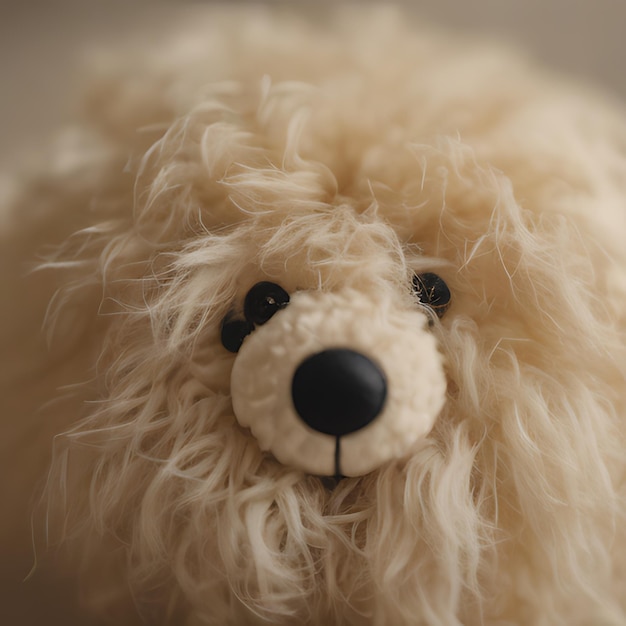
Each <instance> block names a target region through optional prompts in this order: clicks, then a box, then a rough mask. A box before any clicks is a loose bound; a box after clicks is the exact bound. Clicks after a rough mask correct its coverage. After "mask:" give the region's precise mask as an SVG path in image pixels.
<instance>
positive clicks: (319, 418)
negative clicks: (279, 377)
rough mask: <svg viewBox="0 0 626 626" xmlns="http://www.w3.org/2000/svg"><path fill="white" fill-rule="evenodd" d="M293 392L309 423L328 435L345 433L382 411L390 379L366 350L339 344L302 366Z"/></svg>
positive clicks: (305, 420) (314, 356)
mask: <svg viewBox="0 0 626 626" xmlns="http://www.w3.org/2000/svg"><path fill="white" fill-rule="evenodd" d="M291 396H292V398H293V405H294V407H295V409H296V412H297V413H298V415H299V416H300V417H301V418H302V420H303V421H304V423H305V424H307V425H308V426H310V427H311V428H312V429H313V430H316V431H318V432H320V433H324V434H325V435H332V436H333V437H343V436H344V435H348V434H350V433H353V432H356V431H357V430H360V429H361V428H364V427H365V426H367V425H368V424H369V423H370V422H372V421H373V420H375V419H376V417H377V416H378V415H379V414H380V412H381V411H382V409H383V407H384V405H385V400H386V398H387V380H386V379H385V375H384V373H383V372H382V371H381V369H380V368H379V367H378V365H376V364H375V363H374V362H373V361H372V360H371V359H369V358H368V357H366V356H365V355H364V354H361V353H360V352H356V351H354V350H349V349H345V348H335V349H330V350H324V351H322V352H318V353H316V354H313V355H311V356H309V357H307V358H306V359H305V360H304V361H303V362H302V363H301V364H300V365H299V366H298V368H297V369H296V371H295V374H294V376H293V381H292V384H291Z"/></svg>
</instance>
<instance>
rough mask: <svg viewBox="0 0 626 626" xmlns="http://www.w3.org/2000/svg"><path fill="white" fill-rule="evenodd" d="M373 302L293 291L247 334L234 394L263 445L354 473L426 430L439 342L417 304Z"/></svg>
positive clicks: (295, 459)
mask: <svg viewBox="0 0 626 626" xmlns="http://www.w3.org/2000/svg"><path fill="white" fill-rule="evenodd" d="M380 302H381V301H380V300H379V301H377V302H376V303H373V302H372V299H371V298H368V297H367V296H366V295H364V294H361V293H359V292H355V291H353V290H350V291H348V290H346V291H345V292H339V293H320V292H297V293H295V294H293V297H292V299H291V301H290V303H289V306H288V307H286V308H285V309H284V310H281V311H280V312H279V313H277V314H276V315H275V316H273V317H272V318H271V319H270V320H269V321H268V322H267V323H266V324H264V325H262V326H261V327H259V328H257V329H256V330H254V331H253V332H252V333H251V334H250V335H248V336H247V337H246V338H245V340H244V342H243V344H242V346H241V349H240V350H239V352H238V354H237V357H236V358H235V363H234V366H233V370H232V375H231V396H232V402H233V410H234V413H235V416H236V417H237V420H238V422H239V423H240V424H241V425H242V426H244V427H247V428H249V429H250V430H251V432H252V435H253V436H254V437H255V438H256V440H257V443H258V446H259V448H260V450H263V451H268V452H271V453H272V454H273V455H274V457H275V458H276V459H277V460H278V461H279V462H280V463H282V464H284V465H286V466H290V467H294V468H297V469H301V470H304V471H305V472H308V473H310V474H315V475H320V476H333V475H336V474H337V473H341V474H342V475H344V476H360V475H363V474H367V473H369V472H371V471H373V470H375V469H376V468H378V467H380V466H381V465H382V464H383V463H385V462H387V461H390V460H393V459H398V458H401V457H403V456H405V455H407V454H408V453H410V450H411V449H412V448H413V447H414V446H415V445H416V443H417V442H419V440H420V439H421V438H422V437H424V436H425V435H427V434H428V432H429V431H430V430H431V428H432V426H433V424H434V422H435V420H436V418H437V416H438V414H439V412H440V411H441V408H442V407H443V403H444V400H445V393H446V379H445V374H444V371H443V360H442V356H441V354H440V352H439V350H438V347H437V341H436V339H435V337H434V335H433V334H432V332H430V331H429V329H428V320H427V318H426V316H425V315H424V313H423V312H422V311H421V309H420V308H419V307H415V309H409V308H404V309H400V308H398V307H395V306H394V302H393V299H392V298H390V299H389V301H388V302H386V301H383V302H382V304H381V303H380ZM339 470H340V471H339Z"/></svg>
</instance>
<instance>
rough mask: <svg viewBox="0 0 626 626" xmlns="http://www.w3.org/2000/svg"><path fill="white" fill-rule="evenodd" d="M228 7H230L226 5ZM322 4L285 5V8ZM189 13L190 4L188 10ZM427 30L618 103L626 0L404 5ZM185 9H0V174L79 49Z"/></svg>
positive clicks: (64, 0) (25, 4) (51, 101)
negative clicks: (514, 49)
mask: <svg viewBox="0 0 626 626" xmlns="http://www.w3.org/2000/svg"><path fill="white" fill-rule="evenodd" d="M235 1H236V0H231V2H235ZM323 1H324V0H292V4H296V3H298V2H300V3H307V4H309V5H311V4H314V3H317V4H319V3H322V2H323ZM196 4H197V3H196ZM404 4H407V5H410V6H411V7H412V8H414V9H415V10H416V11H417V12H418V13H420V14H422V15H423V16H425V17H426V18H427V19H428V20H431V21H433V22H436V23H439V24H444V25H449V26H451V27H453V28H461V29H463V30H466V31H471V32H476V33H485V34H487V35H489V36H492V37H493V36H495V37H497V38H499V39H504V40H506V41H509V42H513V43H517V44H519V45H521V46H522V47H525V48H528V49H530V50H531V51H532V52H533V54H534V55H535V56H536V57H538V58H539V59H540V60H541V61H543V62H545V63H547V64H548V65H551V66H553V67H556V68H560V69H563V70H565V71H567V72H568V73H572V74H579V75H581V76H583V77H585V78H587V79H591V80H592V81H594V82H596V83H599V84H600V85H603V86H605V87H607V88H608V89H609V90H610V91H613V92H615V93H617V94H618V95H620V96H621V97H623V98H624V99H625V100H626V72H625V71H624V61H625V57H626V54H625V52H626V37H625V30H626V29H625V26H626V0H413V1H411V0H405V2H404ZM187 6H189V4H188V3H185V2H174V1H170V2H155V1H147V0H143V1H140V0H101V1H95V0H12V1H7V0H0V78H1V83H0V167H5V166H7V165H9V166H10V164H11V162H13V161H14V160H15V158H16V155H17V154H19V153H21V152H23V151H24V149H25V148H30V149H35V150H36V148H37V145H38V143H39V142H42V141H44V139H45V137H46V136H48V135H49V133H50V130H51V129H52V128H54V127H56V126H57V125H58V124H59V123H60V122H62V121H63V120H67V119H68V118H70V117H71V106H70V101H71V96H70V95H69V94H71V93H73V92H72V86H73V85H75V83H76V80H75V77H76V72H77V68H78V67H80V61H81V57H82V56H83V55H84V50H85V47H86V46H89V45H94V44H96V45H97V44H102V43H105V44H107V43H108V44H112V45H115V43H116V42H121V41H123V40H124V39H125V38H127V37H129V36H131V34H132V33H133V32H135V31H136V30H137V29H143V30H148V31H150V30H152V31H154V30H155V29H158V28H159V25H162V23H163V22H164V20H165V19H166V18H168V17H169V16H172V15H173V14H176V13H177V12H180V11H182V10H184V9H185V8H186V7H187Z"/></svg>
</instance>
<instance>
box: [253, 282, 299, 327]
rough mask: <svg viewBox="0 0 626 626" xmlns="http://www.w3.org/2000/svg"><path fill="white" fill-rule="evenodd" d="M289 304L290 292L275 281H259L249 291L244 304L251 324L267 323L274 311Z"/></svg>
mask: <svg viewBox="0 0 626 626" xmlns="http://www.w3.org/2000/svg"><path fill="white" fill-rule="evenodd" d="M288 304H289V294H288V293H287V292H286V291H285V290H284V289H283V288H282V287H281V286H280V285H277V284H275V283H269V282H262V283H257V284H256V285H254V287H252V289H250V291H248V294H247V295H246V299H245V301H244V304H243V312H244V315H245V316H246V320H247V321H248V322H250V323H251V324H255V325H261V324H265V322H267V321H268V320H269V319H270V317H272V315H274V313H276V312H277V311H280V309H284V308H285V307H286V306H287V305H288Z"/></svg>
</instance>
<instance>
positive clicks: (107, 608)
mask: <svg viewBox="0 0 626 626" xmlns="http://www.w3.org/2000/svg"><path fill="white" fill-rule="evenodd" d="M96 65H97V67H96V68H95V69H94V70H93V76H92V86H91V89H90V91H89V94H88V96H87V98H86V105H85V119H84V121H83V122H81V123H80V124H79V125H77V128H75V129H74V130H73V131H70V132H68V133H67V135H65V136H64V138H63V140H62V141H61V142H60V143H59V145H58V146H57V147H56V148H55V150H54V151H52V153H51V156H50V157H49V158H48V159H47V161H48V163H47V165H46V167H44V168H43V171H40V172H38V173H36V174H33V175H32V176H29V177H27V178H26V179H25V180H14V181H13V182H14V183H15V184H14V185H12V189H5V192H6V193H5V194H4V196H3V197H4V200H3V209H2V221H1V222H0V224H1V228H0V238H1V242H0V243H1V244H2V247H1V250H0V255H1V256H2V258H1V259H0V261H2V264H1V265H0V278H1V279H2V283H1V289H2V293H1V294H0V296H1V298H2V308H3V310H2V324H1V325H0V326H1V328H0V333H1V335H0V337H1V339H2V346H3V363H2V364H1V365H2V371H1V373H2V394H1V395H2V402H3V408H2V414H1V419H2V429H3V430H2V446H3V452H2V457H1V458H0V464H1V466H0V470H1V474H2V476H1V478H0V481H1V482H2V489H3V501H4V505H3V510H4V513H3V520H2V529H1V530H2V540H3V545H4V546H7V547H6V549H5V548H4V547H3V554H6V555H10V557H11V558H9V559H6V563H5V565H3V567H4V568H5V570H11V571H14V572H17V574H15V575H16V576H17V577H20V576H21V577H23V576H25V575H26V574H27V573H28V567H29V566H30V565H32V564H33V562H34V563H35V567H34V573H33V576H34V577H35V578H36V577H37V576H38V575H39V576H42V575H44V574H38V572H39V570H40V569H41V567H42V565H41V562H42V561H43V562H47V563H49V562H50V557H46V556H45V555H46V553H47V552H50V551H51V550H52V552H53V553H54V561H53V562H55V563H56V562H57V561H58V565H57V564H55V565H53V566H50V565H47V566H46V567H48V568H49V569H48V570H44V573H45V572H47V574H45V575H47V576H49V579H48V580H56V579H57V576H59V574H56V573H55V572H61V571H63V572H65V571H68V570H69V571H72V572H74V573H75V574H76V576H77V577H78V578H79V583H80V584H76V586H75V587H74V586H69V587H68V588H70V589H71V591H68V594H69V593H72V594H73V593H75V594H76V598H77V600H76V602H77V603H80V604H81V605H82V606H84V607H86V609H85V610H87V611H90V612H91V613H92V614H95V615H96V616H97V619H98V620H100V621H101V622H106V621H107V620H109V621H111V622H112V623H117V624H125V625H127V624H134V623H142V621H141V620H144V622H145V623H148V624H162V623H168V624H176V625H182V624H185V625H187V626H192V625H193V626H195V625H199V624H215V625H220V626H227V625H233V626H245V625H248V624H250V625H252V624H276V625H281V624H283V625H296V624H297V625H300V624H310V625H313V626H321V625H326V624H330V625H337V626H339V625H344V624H345V625H359V626H360V625H380V626H402V625H406V626H415V625H418V624H419V625H421V624H434V625H437V624H441V625H446V626H453V625H455V624H457V625H461V624H463V625H464V626H473V625H477V624H494V625H495V624H498V625H504V624H527V625H532V626H541V625H550V626H555V625H558V624H564V625H565V624H567V625H568V626H572V625H579V626H583V625H591V624H594V625H596V624H597V625H599V624H616V625H617V624H624V623H626V592H625V590H626V572H625V570H626V525H625V522H626V520H625V517H626V485H625V482H626V478H625V475H626V382H625V374H626V352H625V347H626V345H625V344H626V342H625V332H626V246H625V245H624V241H625V240H626V123H625V119H626V117H625V116H624V113H623V112H622V111H621V110H620V109H619V108H618V107H616V106H614V105H612V104H610V103H609V102H607V101H605V100H604V99H603V98H602V97H600V96H598V95H595V94H593V93H591V92H589V91H587V90H585V89H583V88H579V87H576V86H572V85H570V84H568V83H567V82H566V81H563V80H561V79H559V78H557V77H555V76H553V75H551V74H549V73H545V72H544V71H542V70H539V69H537V68H533V67H531V65H530V64H529V63H527V62H526V61H525V60H523V59H520V58H518V57H517V56H516V55H515V54H512V53H510V52H508V51H506V50H503V49H501V48H494V47H491V46H489V45H483V44H481V43H476V42H469V41H465V40H463V39H462V38H455V37H446V36H441V35H439V34H436V33H433V32H431V31H430V30H429V29H425V28H419V27H417V26H416V25H415V24H412V22H411V20H409V19H407V18H406V16H402V15H398V14H396V13H395V12H393V11H388V10H367V11H366V10H364V9H362V8H361V9H359V8H357V9H353V10H349V9H346V10H345V11H337V12H334V13H333V14H332V15H329V16H319V15H318V16H309V17H308V18H305V17H300V18H298V17H293V16H291V17H290V16H280V15H274V14H272V13H269V12H267V11H265V10H262V9H258V10H257V9H251V8H250V7H247V8H245V9H241V10H236V9H232V8H231V9H226V8H222V9H220V10H217V9H213V10H212V11H210V12H209V13H208V14H205V13H204V12H202V13H199V14H198V15H197V16H195V17H194V19H193V20H191V21H190V22H189V23H188V24H186V25H185V26H184V27H183V28H182V32H177V33H176V34H174V35H173V36H172V37H171V39H168V40H167V41H162V42H160V43H159V45H158V46H155V47H154V48H150V49H145V50H135V51H125V52H124V53H123V54H120V53H112V54H111V55H110V56H103V57H101V58H100V60H99V62H98V63H97V64H96ZM27 270H28V272H29V273H28V274H27V275H25V272H26V271H27ZM432 275H436V277H438V279H439V280H441V281H442V283H443V284H445V286H447V288H448V289H449V302H447V296H445V298H446V300H445V302H442V303H441V306H439V305H438V304H437V301H438V300H437V298H439V299H441V298H443V296H441V294H440V292H438V293H437V294H435V293H434V292H433V291H432V290H431V288H430V287H428V286H425V285H426V282H428V280H435V279H432V278H430V279H429V278H428V277H432ZM425 276H426V277H427V278H423V277H425ZM420 277H422V278H420ZM421 280H423V281H426V282H420V281H421ZM259 283H271V286H270V287H271V289H270V288H269V287H268V286H267V285H262V286H261V287H260V288H258V289H261V290H262V289H270V291H269V292H268V293H270V296H269V297H265V296H263V297H261V298H260V299H258V298H257V300H255V301H252V302H251V298H253V296H250V297H249V298H248V300H246V298H247V296H248V294H250V293H251V289H252V288H253V287H255V286H258V285H259ZM428 284H429V285H430V284H431V283H428ZM420 285H421V286H420ZM255 288H256V287H255ZM272 290H273V291H272ZM272 294H274V295H272ZM276 294H278V295H276ZM268 298H269V299H268ZM255 307H256V308H255ZM264 307H265V308H264ZM267 307H270V308H269V309H268V308H267ZM44 318H45V323H44ZM228 324H234V325H231V326H228ZM42 325H43V326H44V331H45V339H44V336H43V333H42ZM229 333H230V334H229ZM224 337H226V340H224ZM224 341H225V343H224ZM339 351H341V352H342V356H341V359H339V360H336V359H334V357H335V356H336V353H337V352H339ZM329 353H332V354H331V357H332V358H331V361H330V362H332V367H335V364H337V363H338V364H339V365H337V367H338V368H340V367H343V365H341V364H342V363H353V362H354V363H356V362H358V363H360V365H358V367H359V368H362V371H364V372H366V374H364V378H363V380H365V379H367V380H370V379H371V380H374V381H375V384H376V385H378V387H379V390H378V391H377V392H376V394H377V395H375V396H374V397H373V399H372V400H371V401H370V400H368V401H367V402H366V405H367V406H368V407H371V415H368V417H367V419H365V418H364V421H368V420H371V421H368V423H366V424H364V425H363V424H361V425H358V424H357V426H358V428H357V427H355V430H353V431H350V432H346V433H344V432H343V430H341V429H342V428H343V426H342V425H341V420H340V419H338V420H337V422H339V425H337V424H336V423H335V420H327V419H326V416H325V415H324V414H323V412H324V410H326V409H325V408H323V409H320V410H321V411H322V414H321V415H320V414H319V411H320V410H317V409H316V410H317V413H314V415H313V417H311V418H307V419H308V420H309V421H306V420H304V419H302V418H301V416H300V415H299V414H298V409H297V402H298V401H299V400H297V398H305V401H304V402H305V404H307V406H308V403H309V402H311V403H314V401H315V402H316V401H317V398H316V395H317V394H316V392H315V390H316V387H315V385H316V384H318V383H319V387H320V389H319V397H320V402H326V404H322V405H321V406H322V407H327V408H328V410H329V411H332V410H333V407H334V406H335V402H334V401H333V402H330V401H329V400H328V398H329V397H331V396H328V394H329V393H331V392H330V391H328V390H329V389H330V388H332V387H333V381H334V380H336V376H335V375H333V376H330V375H329V376H327V375H326V372H327V367H328V366H327V362H328V361H325V360H323V361H321V365H320V364H317V365H313V366H311V367H309V368H308V370H306V371H305V369H306V368H305V369H302V367H303V364H304V363H305V362H307V359H309V358H312V357H313V356H315V355H319V354H323V355H324V357H323V358H324V359H326V358H327V357H328V355H329ZM355 354H356V355H357V356H354V355H355ZM346 355H347V356H346ZM307 367H308V366H307ZM346 367H347V368H348V370H350V372H351V371H352V370H351V368H352V365H348V366H346ZM296 371H300V372H301V373H302V372H303V371H305V373H306V375H307V376H309V374H310V372H311V371H312V372H313V374H312V376H313V378H312V379H311V378H307V382H306V384H305V385H304V389H305V391H304V392H301V391H299V390H298V389H295V390H294V383H293V379H294V375H295V372H296ZM350 372H348V374H346V376H348V378H349V377H350V376H352V374H351V373H350ZM343 375H344V373H343V370H342V371H341V372H340V374H337V376H343ZM311 380H313V381H314V382H313V383H311ZM341 380H342V381H343V380H344V379H343V378H341ZM346 380H348V379H346ZM315 381H318V382H315ZM319 381H323V383H322V382H319ZM348 384H351V383H343V382H342V383H341V384H340V385H338V388H337V389H334V388H333V390H332V394H334V395H332V398H335V396H341V394H342V388H343V387H345V386H346V385H348ZM364 384H365V383H364ZM368 384H369V383H368ZM366 386H367V385H366ZM368 389H369V387H368ZM307 394H308V395H307ZM325 394H326V396H325ZM325 397H326V400H324V398H325ZM294 398H296V400H294ZM351 398H352V399H350V398H349V399H348V400H347V401H344V400H341V398H340V399H339V400H338V402H344V404H345V405H346V406H345V407H343V405H341V406H342V407H343V408H341V409H340V410H339V411H338V415H341V413H342V411H344V410H345V411H348V410H350V409H351V408H352V407H353V406H354V405H355V404H358V402H360V398H361V394H360V392H358V393H356V392H355V395H354V396H351ZM329 402H330V403H329ZM368 403H369V404H368ZM301 410H302V411H303V412H305V413H306V407H305V408H304V409H301ZM368 410H369V409H368ZM355 419H356V420H357V421H358V419H359V415H358V414H357V415H356V417H355ZM316 420H318V421H319V420H321V421H320V423H322V422H323V424H324V425H323V426H321V427H320V428H321V429H322V430H315V429H314V428H313V427H312V426H311V425H310V424H311V423H315V424H317V423H318V422H317V421H316ZM327 422H328V423H327ZM334 428H338V429H339V430H340V432H339V434H337V433H335V434H332V433H334V432H335V431H334V430H333V429H334ZM346 428H348V427H346ZM324 429H328V432H326V431H324ZM329 433H331V434H329ZM49 467H50V468H51V469H50V470H49V471H48V468H49ZM31 520H32V540H31ZM57 545H60V546H61V547H62V549H61V550H60V551H58V550H57V549H56V546H57ZM47 546H50V547H51V548H50V547H48V548H47ZM33 554H34V555H35V556H34V557H33V556H32V555H33ZM24 567H26V569H24ZM45 580H46V579H45V578H44V582H43V583H42V584H43V586H44V588H45V586H46V583H45ZM23 584H24V585H26V588H28V584H29V582H28V581H26V582H24V583H23ZM79 589H80V592H79V591H78V590H79ZM78 598H80V600H78ZM68 615H69V614H68ZM55 619H61V618H57V617H55ZM69 619H70V618H69V617H66V618H65V621H63V620H61V621H60V622H54V620H52V621H53V622H54V623H70V621H69ZM77 619H86V618H84V617H83V618H77ZM77 623H85V622H82V621H78V622H77ZM98 623H100V622H98Z"/></svg>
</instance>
